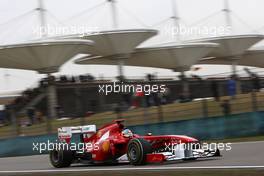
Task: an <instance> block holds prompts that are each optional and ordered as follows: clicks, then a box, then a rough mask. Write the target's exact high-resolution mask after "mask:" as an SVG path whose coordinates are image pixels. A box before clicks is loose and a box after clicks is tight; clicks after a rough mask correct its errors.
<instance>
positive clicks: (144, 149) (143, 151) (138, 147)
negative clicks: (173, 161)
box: [127, 138, 152, 165]
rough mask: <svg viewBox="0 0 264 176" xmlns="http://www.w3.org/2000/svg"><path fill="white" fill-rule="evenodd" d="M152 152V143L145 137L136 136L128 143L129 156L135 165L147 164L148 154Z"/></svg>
mask: <svg viewBox="0 0 264 176" xmlns="http://www.w3.org/2000/svg"><path fill="white" fill-rule="evenodd" d="M149 153H152V147H151V144H150V143H149V142H148V141H146V140H145V139H141V138H136V139H132V140H130V141H129V143H128V150H127V157H128V160H129V162H130V163H131V164H133V165H144V164H146V158H147V154H149Z"/></svg>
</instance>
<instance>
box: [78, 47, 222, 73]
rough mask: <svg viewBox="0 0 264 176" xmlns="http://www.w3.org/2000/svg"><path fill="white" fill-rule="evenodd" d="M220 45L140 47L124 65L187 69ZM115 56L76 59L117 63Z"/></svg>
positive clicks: (88, 62) (100, 62) (175, 69)
mask: <svg viewBox="0 0 264 176" xmlns="http://www.w3.org/2000/svg"><path fill="white" fill-rule="evenodd" d="M217 46H218V45H217V44H214V43H197V44H185V45H177V46H167V47H148V48H140V49H139V48H138V49H136V50H135V52H133V53H132V54H131V56H130V57H129V58H127V59H124V65H127V66H143V67H158V68H166V69H173V70H174V71H186V70H189V68H190V67H191V66H192V65H193V64H195V63H196V62H197V61H198V60H199V59H201V58H203V57H204V56H206V55H207V54H208V53H209V52H210V51H212V50H213V49H215V48H216V47H217ZM118 61H119V60H118V59H116V57H115V56H96V57H82V58H79V59H77V60H76V61H75V63H77V64H95V65H116V64H118Z"/></svg>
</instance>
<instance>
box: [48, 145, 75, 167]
mask: <svg viewBox="0 0 264 176" xmlns="http://www.w3.org/2000/svg"><path fill="white" fill-rule="evenodd" d="M73 159H74V157H73V152H72V151H71V150H55V149H54V150H52V151H51V152H50V162H51V164H52V165H53V166H54V167H56V168H62V167H69V166H70V165H71V163H72V161H73Z"/></svg>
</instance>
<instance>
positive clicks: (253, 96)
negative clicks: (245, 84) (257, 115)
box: [251, 90, 258, 112]
mask: <svg viewBox="0 0 264 176" xmlns="http://www.w3.org/2000/svg"><path fill="white" fill-rule="evenodd" d="M251 101H252V110H253V111H254V112H256V111H258V102H257V96H256V91H254V90H253V91H252V92H251Z"/></svg>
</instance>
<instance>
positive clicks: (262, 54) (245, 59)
mask: <svg viewBox="0 0 264 176" xmlns="http://www.w3.org/2000/svg"><path fill="white" fill-rule="evenodd" d="M198 64H216V65H230V64H232V60H230V59H229V57H221V58H217V57H216V58H210V59H202V60H200V61H199V63H198ZM237 65H242V66H251V67H261V68H264V50H263V49H251V50H247V51H246V52H245V53H244V54H243V55H242V56H241V57H240V59H239V60H237Z"/></svg>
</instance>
